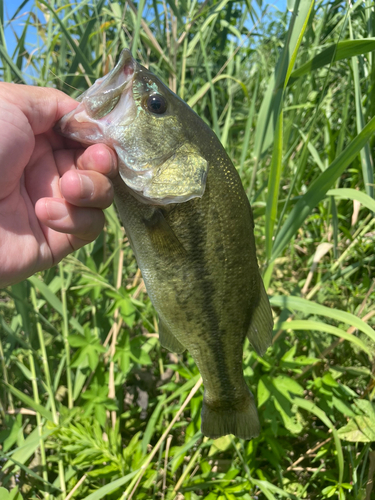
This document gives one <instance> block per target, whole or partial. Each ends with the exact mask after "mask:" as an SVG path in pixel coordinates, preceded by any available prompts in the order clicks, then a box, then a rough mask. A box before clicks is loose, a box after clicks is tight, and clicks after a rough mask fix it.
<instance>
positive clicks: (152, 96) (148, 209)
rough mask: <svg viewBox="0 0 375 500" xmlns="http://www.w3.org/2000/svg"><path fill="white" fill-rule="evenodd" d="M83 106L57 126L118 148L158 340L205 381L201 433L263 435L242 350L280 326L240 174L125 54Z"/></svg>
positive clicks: (128, 223) (120, 204)
mask: <svg viewBox="0 0 375 500" xmlns="http://www.w3.org/2000/svg"><path fill="white" fill-rule="evenodd" d="M78 101H79V104H78V106H77V108H76V109H74V110H73V111H71V112H70V113H68V114H67V115H65V116H64V117H63V118H62V119H61V120H60V121H59V122H58V123H57V125H56V130H57V131H58V132H59V133H60V134H62V135H63V136H65V137H69V138H71V139H75V140H76V141H79V142H81V143H83V144H94V143H104V144H107V145H108V146H110V147H111V148H113V149H114V150H115V152H116V153H117V156H118V160H119V175H118V177H117V178H116V179H115V180H114V181H113V184H114V192H115V204H116V206H117V210H118V213H119V215H120V218H121V220H122V223H123V225H124V228H125V232H126V235H127V237H128V240H129V242H130V245H131V248H132V250H133V252H134V254H135V257H136V259H137V262H138V266H139V268H140V269H141V272H142V276H143V279H144V283H145V286H146V289H147V293H148V295H149V297H150V299H151V301H152V304H153V306H154V308H155V310H156V312H157V314H158V317H159V340H160V343H161V345H162V346H163V347H165V348H166V349H168V350H170V351H172V352H175V353H183V352H184V351H185V350H188V351H189V353H190V355H191V356H192V357H193V359H194V362H195V363H196V365H197V367H198V370H199V372H200V374H201V376H202V379H203V384H204V395H203V404H202V412H201V431H202V433H203V434H204V435H205V436H207V437H209V438H213V439H215V438H218V437H220V436H224V435H227V434H233V435H235V436H237V437H239V438H243V439H252V438H254V437H256V436H258V435H259V433H260V423H259V417H258V413H257V408H256V403H255V400H254V396H253V394H252V393H251V391H250V390H249V388H248V387H247V384H246V381H245V378H244V374H243V367H242V362H243V346H244V341H245V338H246V337H247V338H248V339H249V341H250V343H251V345H252V347H253V348H254V349H255V351H256V352H257V353H258V354H259V355H263V354H264V353H265V351H266V350H267V348H268V347H269V346H270V344H271V342H272V330H273V319H272V311H271V307H270V303H269V300H268V296H267V293H266V290H265V288H264V284H263V281H262V278H261V275H260V272H259V267H258V262H257V257H256V249H255V241H254V220H253V215H252V210H251V207H250V203H249V200H248V198H247V196H246V193H245V191H244V188H243V186H242V183H241V180H240V177H239V175H238V172H237V170H236V168H235V167H234V165H233V163H232V161H231V160H230V158H229V156H228V155H227V153H226V152H225V149H224V148H223V146H222V144H221V143H220V141H219V139H218V138H217V137H216V135H215V134H214V132H213V131H212V130H211V129H210V127H209V126H208V125H207V124H206V123H205V122H204V121H203V120H202V119H201V118H200V117H199V116H198V115H197V114H196V113H195V112H194V111H193V110H192V109H191V108H190V107H189V106H188V105H187V104H186V103H185V102H184V101H183V100H182V99H180V98H179V97H178V96H177V95H176V94H174V93H173V92H172V91H171V90H170V89H169V88H168V87H167V86H166V85H164V83H163V82H162V81H161V80H160V79H159V78H158V77H157V76H155V75H154V74H153V73H152V72H151V71H149V70H148V69H146V68H145V67H144V66H142V65H141V64H139V63H138V62H137V61H136V60H135V59H134V58H133V57H132V55H131V53H130V52H129V50H127V49H124V50H123V51H122V52H121V55H120V58H119V61H118V63H117V65H116V66H115V67H114V68H113V69H112V70H111V71H110V72H109V73H108V74H107V75H106V76H104V77H103V78H100V79H99V80H97V81H96V82H95V83H94V84H93V86H92V87H90V88H89V89H88V90H86V91H85V92H84V93H83V94H82V95H81V96H80V97H79V98H78Z"/></svg>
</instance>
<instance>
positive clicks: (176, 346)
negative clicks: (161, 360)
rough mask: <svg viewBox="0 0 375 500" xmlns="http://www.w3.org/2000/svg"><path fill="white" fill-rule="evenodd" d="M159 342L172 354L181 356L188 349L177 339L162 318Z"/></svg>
mask: <svg viewBox="0 0 375 500" xmlns="http://www.w3.org/2000/svg"><path fill="white" fill-rule="evenodd" d="M159 341H160V343H161V345H162V346H163V347H165V348H166V349H168V350H169V351H171V352H176V353H177V354H181V353H183V352H184V351H186V348H185V347H184V346H183V345H182V344H181V342H180V341H179V340H177V339H176V337H175V336H174V335H173V333H171V331H170V329H169V328H168V327H167V326H166V325H165V323H164V322H163V321H162V320H161V318H159Z"/></svg>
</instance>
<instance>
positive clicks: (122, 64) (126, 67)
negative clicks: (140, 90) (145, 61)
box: [77, 49, 137, 102]
mask: <svg viewBox="0 0 375 500" xmlns="http://www.w3.org/2000/svg"><path fill="white" fill-rule="evenodd" d="M136 72H137V62H136V61H135V59H133V57H132V55H131V53H130V51H129V50H128V49H124V50H123V51H122V52H121V54H120V59H119V61H118V63H117V64H116V66H115V67H114V68H113V69H112V70H111V71H110V72H109V73H108V74H107V75H105V76H103V77H102V78H99V79H98V80H96V82H95V83H94V85H92V86H91V87H90V88H88V89H87V90H86V91H85V92H83V94H81V95H80V96H79V97H78V98H77V101H78V102H84V101H85V100H87V99H89V98H91V97H94V96H97V95H99V94H108V93H111V92H113V93H116V94H117V93H121V92H122V91H123V90H124V89H125V87H126V86H127V85H128V84H129V83H131V82H132V81H133V80H134V77H135V75H136ZM121 73H124V76H125V79H123V80H122V81H121ZM116 80H120V81H118V82H117V81H116ZM114 83H115V85H114V86H113V84H114ZM116 84H117V85H116Z"/></svg>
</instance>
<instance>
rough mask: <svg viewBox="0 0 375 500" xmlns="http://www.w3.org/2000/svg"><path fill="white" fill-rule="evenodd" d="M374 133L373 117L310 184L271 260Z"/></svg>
mask: <svg viewBox="0 0 375 500" xmlns="http://www.w3.org/2000/svg"><path fill="white" fill-rule="evenodd" d="M374 132H375V117H374V118H372V119H371V120H370V122H369V123H368V124H367V125H366V126H365V127H364V128H363V130H362V131H361V132H360V133H359V134H358V135H357V136H356V137H355V138H354V139H353V140H352V141H351V142H350V144H349V145H348V146H347V148H346V149H345V150H344V151H343V152H342V153H341V154H340V155H339V156H338V157H337V158H336V159H335V160H334V161H333V162H332V163H331V165H330V166H329V167H328V168H327V170H325V171H324V172H323V173H322V174H321V175H320V176H319V177H318V178H317V179H316V180H315V181H314V182H313V183H312V184H311V186H310V188H309V189H308V191H307V192H306V193H305V194H304V195H303V196H302V198H301V199H300V200H298V202H297V203H296V204H295V206H294V207H293V209H292V211H291V212H290V214H289V216H288V218H287V220H286V221H285V223H284V225H283V227H282V228H281V230H280V232H279V234H278V235H277V237H276V241H275V245H274V247H273V251H272V259H275V258H276V257H277V256H278V255H280V253H281V252H282V251H283V250H284V248H285V247H286V246H287V245H288V243H289V242H290V241H291V239H292V237H293V235H294V234H295V233H296V231H297V230H298V229H299V228H300V227H301V226H302V224H303V222H304V221H305V219H306V218H307V217H308V215H309V214H310V213H311V212H312V210H313V209H314V208H315V207H316V206H317V204H318V203H319V202H320V201H321V200H322V199H323V198H324V197H325V195H326V193H327V191H328V190H329V188H330V187H331V186H332V185H333V184H334V183H335V182H336V180H337V179H338V178H339V177H340V175H341V174H342V173H343V172H344V171H345V169H346V168H347V167H348V166H349V165H350V163H351V162H352V161H353V160H354V158H355V157H356V156H357V155H358V154H359V152H360V151H361V149H362V148H363V147H364V145H365V144H366V143H367V141H368V140H369V139H370V137H371V136H372V134H373V133H374Z"/></svg>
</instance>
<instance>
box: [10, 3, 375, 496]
mask: <svg viewBox="0 0 375 500" xmlns="http://www.w3.org/2000/svg"><path fill="white" fill-rule="evenodd" d="M15 4H17V5H19V7H18V8H17V9H16V11H14V9H15ZM288 9H289V10H287V9H285V12H284V11H280V10H278V9H277V8H275V7H274V6H272V5H271V4H269V3H267V2H263V1H262V0H257V2H256V3H255V2H251V1H250V0H247V1H236V0H211V1H209V0H205V1H203V0H197V1H196V0H162V1H160V0H139V2H138V3H136V2H135V1H131V0H113V1H110V0H97V1H93V0H83V1H78V0H72V1H68V0H55V1H46V0H38V1H37V0H35V1H31V0H25V1H23V2H18V3H17V2H6V1H5V2H4V0H0V16H1V25H0V26H1V28H0V59H1V67H0V78H1V79H2V80H4V81H14V82H19V83H32V84H35V85H43V86H54V87H57V88H59V89H61V90H63V91H64V92H67V93H69V94H71V95H72V96H77V95H78V94H80V93H81V92H82V91H83V90H85V89H86V88H87V87H88V86H90V85H91V84H92V83H93V82H94V80H95V79H97V78H99V77H100V76H102V75H103V74H105V73H107V72H108V71H109V70H110V69H111V68H112V67H113V65H114V63H115V61H116V59H117V57H118V54H119V52H120V50H121V49H122V48H123V47H130V48H131V50H132V53H133V55H134V56H135V57H136V58H137V59H138V60H139V61H140V62H141V63H142V64H144V65H146V66H148V67H150V68H151V69H152V71H153V72H155V73H156V74H157V75H158V76H160V77H161V78H162V79H163V80H164V81H165V82H167V83H169V85H170V87H171V88H172V89H173V90H174V91H176V92H177V93H178V94H179V95H180V96H181V97H182V98H184V99H185V100H186V101H187V102H189V104H190V105H191V106H192V107H193V108H194V109H195V110H196V112H197V113H198V114H199V115H200V116H201V117H202V118H203V119H204V120H205V121H206V122H207V123H209V124H210V125H211V126H212V128H213V129H214V131H215V132H216V134H217V135H218V137H220V139H221V141H222V143H223V144H224V146H225V147H226V149H227V151H228V153H229V155H230V156H231V157H232V159H233V161H234V164H235V165H236V167H237V168H238V171H239V174H240V176H241V178H242V181H243V184H244V188H245V190H246V193H247V194H248V196H249V199H250V201H251V203H252V206H253V210H254V215H255V224H256V228H255V233H256V240H257V248H258V259H259V264H260V267H261V270H262V274H263V277H264V280H265V283H266V287H267V290H268V293H269V295H270V300H271V304H272V306H273V311H274V316H275V331H274V345H273V347H272V348H270V349H269V350H268V352H267V353H266V355H265V356H264V357H263V358H260V357H258V356H257V355H256V354H255V353H254V352H253V351H252V350H251V349H250V348H249V346H248V345H247V344H246V346H245V351H244V371H245V376H246V379H247V382H248V385H249V386H250V387H251V389H252V391H253V392H254V393H255V394H256V396H257V401H258V407H259V415H260V419H261V423H262V433H261V435H260V436H259V437H258V438H257V439H253V440H252V441H243V440H240V439H234V438H233V437H231V436H226V437H223V438H221V439H218V440H209V439H206V438H203V436H202V434H201V432H200V409H201V403H202V394H203V387H202V385H201V381H200V377H199V373H198V371H197V368H196V367H195V365H194V363H193V362H192V359H191V357H190V356H189V354H188V353H186V354H184V355H183V356H176V355H173V354H170V353H168V352H166V351H165V350H164V349H162V348H161V347H160V345H159V343H158V339H157V318H156V317H155V312H154V310H153V308H152V305H151V303H150V301H149V299H148V297H147V294H146V291H145V288H144V284H143V281H142V277H141V276H140V273H139V272H138V271H137V265H136V262H135V259H134V256H133V254H132V253H131V250H130V248H129V245H128V242H127V239H126V235H124V233H123V229H122V228H121V226H120V224H119V222H118V220H117V218H116V215H115V209H114V208H113V207H111V208H110V209H109V210H107V212H106V216H107V225H106V228H105V230H104V231H103V233H102V234H101V236H100V238H99V239H98V240H97V241H95V242H94V243H93V244H91V245H89V246H88V247H86V248H84V249H82V250H80V251H78V252H76V253H75V254H74V255H73V256H70V257H68V258H67V259H65V260H64V261H63V262H62V263H61V264H60V265H59V266H57V267H56V268H53V269H51V270H49V271H46V272H44V273H41V275H38V276H33V277H31V278H30V279H28V280H27V281H25V282H23V283H20V284H18V285H15V286H12V287H10V288H8V289H6V290H3V291H2V292H1V293H0V367H1V368H0V369H1V384H0V426H1V427H0V444H1V448H0V464H1V472H0V498H1V500H20V499H21V498H23V499H41V498H44V499H49V500H53V499H56V500H57V499H59V500H60V499H61V500H62V499H65V500H68V499H71V498H74V499H85V500H99V499H102V498H106V499H109V500H119V499H121V500H125V499H128V500H130V499H131V498H133V499H142V498H147V499H163V500H164V499H165V500H171V499H174V498H178V499H183V498H184V499H186V500H196V499H206V500H215V499H217V500H219V499H220V500H224V499H225V500H235V499H239V498H241V499H244V500H246V499H248V500H250V499H268V500H271V499H279V498H290V499H300V498H307V499H314V498H317V499H325V498H330V497H332V498H339V499H340V500H343V499H366V500H370V499H371V498H375V488H373V483H372V480H373V478H374V472H375V404H374V397H375V332H374V330H373V328H372V327H371V325H374V317H375V307H374V299H375V281H374V260H375V256H374V236H375V227H374V225H375V221H374V217H373V215H374V213H375V201H374V176H373V153H374V144H375V141H374V135H373V133H374V131H375V118H374V115H375V11H374V3H373V1H372V0H358V1H356V2H355V3H353V2H351V1H349V2H348V3H346V2H343V1H338V0H317V1H315V2H314V1H313V0H312V1H311V0H295V2H294V3H293V0H290V1H288ZM297 14H298V15H297ZM20 25H21V27H20ZM17 26H18V27H17ZM12 29H13V30H14V37H15V39H16V42H15V43H14V44H10V40H11V37H10V33H11V30H12ZM233 293H235V294H237V293H241V290H233Z"/></svg>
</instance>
